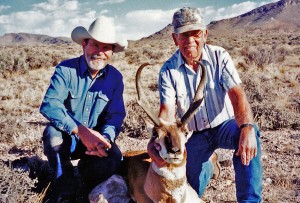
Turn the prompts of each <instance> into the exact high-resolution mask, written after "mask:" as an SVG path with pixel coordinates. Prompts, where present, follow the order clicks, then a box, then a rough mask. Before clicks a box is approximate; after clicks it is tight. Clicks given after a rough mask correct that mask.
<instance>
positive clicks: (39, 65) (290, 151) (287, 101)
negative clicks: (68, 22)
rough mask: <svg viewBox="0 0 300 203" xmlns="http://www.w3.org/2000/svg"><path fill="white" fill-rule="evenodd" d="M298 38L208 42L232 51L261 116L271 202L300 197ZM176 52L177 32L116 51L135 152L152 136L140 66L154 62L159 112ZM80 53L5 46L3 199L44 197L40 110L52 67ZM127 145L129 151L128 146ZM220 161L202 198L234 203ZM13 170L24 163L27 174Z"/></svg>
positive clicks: (153, 96)
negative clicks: (140, 101)
mask: <svg viewBox="0 0 300 203" xmlns="http://www.w3.org/2000/svg"><path fill="white" fill-rule="evenodd" d="M241 36H242V37H241ZM299 36H300V33H299V32H295V33H288V32H281V31H279V32H277V33H276V32H268V31H266V32H264V33H260V32H256V33H253V34H248V35H247V36H245V34H244V33H236V35H235V36H229V35H221V34H220V35H216V34H213V35H212V36H211V37H210V38H209V43H212V44H215V45H221V46H223V47H224V48H226V49H228V51H229V52H230V54H231V56H232V58H233V60H234V62H235V63H236V66H237V68H238V71H239V72H240V75H241V77H242V81H243V87H244V88H245V90H246V92H247V95H248V98H249V101H250V103H251V105H252V109H253V112H254V115H255V119H256V121H257V122H258V123H259V125H260V127H261V129H263V130H264V132H263V135H262V146H263V163H264V166H265V171H264V201H265V202H296V198H297V196H298V198H299V193H300V191H299V184H300V183H299V182H300V181H299V172H300V171H299V154H300V153H299V146H298V145H297V143H299V140H300V135H299V128H300V99H299V98H300V69H299V66H300V65H299V59H300V58H299V54H300V44H299V40H296V39H299ZM175 49H176V47H175V46H174V44H173V42H172V39H171V37H169V38H162V39H161V40H153V39H152V38H149V39H143V40H141V41H136V42H135V41H132V42H130V43H129V48H128V50H126V52H125V53H119V54H115V55H114V61H113V65H115V66H116V67H118V68H119V70H120V71H121V72H122V73H123V76H124V83H125V92H124V98H125V102H126V110H127V116H126V118H125V121H124V124H123V131H122V132H121V134H120V136H119V140H120V143H122V140H129V141H130V142H132V143H133V145H132V148H130V150H131V149H133V148H145V143H146V142H147V139H144V138H148V134H147V133H146V129H145V125H144V122H143V119H142V118H144V119H145V118H146V115H145V114H144V113H143V112H142V111H141V109H140V107H138V106H137V104H136V102H135V99H136V93H135V92H136V90H135V84H134V81H135V73H136V70H137V68H138V66H139V65H140V64H141V63H143V62H151V63H153V64H154V65H151V66H149V68H147V69H145V70H144V71H143V73H142V77H143V84H142V85H143V87H144V89H145V90H146V91H147V93H146V94H147V95H148V96H147V98H148V100H149V103H150V104H151V106H153V109H157V110H158V107H159V99H158V92H157V76H158V71H159V68H160V66H161V65H162V63H163V61H165V60H166V59H167V58H168V57H170V56H171V54H172V53H173V52H174V51H175ZM16 50H17V51H16ZM79 53H81V48H80V47H79V46H77V45H75V44H73V45H56V46H55V45H51V46H50V45H49V46H34V47H31V46H20V47H13V46H10V47H1V50H0V58H1V59H0V113H1V115H3V116H1V117H0V132H1V142H0V156H1V160H2V162H0V170H1V175H0V178H1V186H0V191H1V192H0V202H39V200H38V198H41V196H43V195H45V194H43V192H42V191H43V189H45V188H46V187H47V185H48V183H49V178H50V175H49V173H47V170H48V169H47V166H46V165H47V164H46V163H45V162H44V161H42V159H45V158H44V157H43V153H42V143H41V140H40V138H41V134H42V131H43V129H44V126H45V124H46V122H47V121H46V120H45V119H44V118H43V117H42V116H41V115H40V114H39V112H38V108H39V106H40V103H41V100H42V98H43V95H44V93H45V90H46V88H47V87H48V84H49V79H50V77H51V75H52V73H53V71H54V68H53V67H52V66H53V65H56V64H57V63H58V62H59V61H61V60H63V59H66V58H70V57H73V56H76V55H78V54H79ZM146 119H147V118H146ZM270 130H279V131H275V132H273V131H270ZM121 149H122V150H127V149H126V148H124V147H122V146H121ZM22 157H26V158H28V159H27V162H26V164H28V162H30V163H31V165H30V167H27V168H26V167H25V168H24V167H23V166H22V167H16V166H15V165H13V166H12V163H14V161H15V160H18V159H19V158H22ZM4 162H5V164H4ZM9 163H10V164H9ZM26 164H25V165H26ZM222 164H223V167H224V173H223V175H222V177H221V179H220V180H218V181H212V182H211V184H210V185H209V187H208V189H207V191H206V193H205V196H204V199H205V200H206V201H208V202H230V201H232V202H234V201H235V194H234V193H235V192H234V191H235V188H234V177H233V173H232V171H233V168H232V165H231V164H229V165H228V164H226V163H225V162H224V163H222ZM39 166H43V167H42V168H43V170H42V171H40V170H37V169H36V168H38V167H39ZM14 168H21V169H22V170H23V172H21V171H20V170H21V169H18V170H15V169H14ZM26 171H27V172H26ZM30 174H31V175H30ZM32 174H33V175H32ZM37 180H38V182H40V184H37ZM220 191H222V192H220ZM39 194H40V195H39Z"/></svg>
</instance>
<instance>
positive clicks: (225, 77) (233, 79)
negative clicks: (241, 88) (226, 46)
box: [220, 50, 242, 91]
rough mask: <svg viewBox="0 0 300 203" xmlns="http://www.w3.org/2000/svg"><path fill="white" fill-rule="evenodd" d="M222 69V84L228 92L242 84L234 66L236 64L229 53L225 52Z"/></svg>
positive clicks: (222, 56) (222, 57)
mask: <svg viewBox="0 0 300 203" xmlns="http://www.w3.org/2000/svg"><path fill="white" fill-rule="evenodd" d="M220 61H221V68H222V75H221V83H222V84H223V87H224V88H225V90H226V91H228V90H230V89H231V88H232V87H234V86H236V85H238V84H241V83H242V81H241V79H240V76H239V74H238V72H237V70H236V68H235V66H234V63H233V61H232V59H231V57H230V55H229V53H228V52H227V51H225V50H224V51H223V54H222V55H221V60H220Z"/></svg>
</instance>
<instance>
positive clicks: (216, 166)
mask: <svg viewBox="0 0 300 203" xmlns="http://www.w3.org/2000/svg"><path fill="white" fill-rule="evenodd" d="M209 160H210V161H211V162H212V164H213V166H214V173H213V176H212V179H214V180H216V179H218V178H219V176H220V174H221V166H220V163H219V157H218V154H217V153H216V152H214V153H213V154H212V155H211V156H210V157H209Z"/></svg>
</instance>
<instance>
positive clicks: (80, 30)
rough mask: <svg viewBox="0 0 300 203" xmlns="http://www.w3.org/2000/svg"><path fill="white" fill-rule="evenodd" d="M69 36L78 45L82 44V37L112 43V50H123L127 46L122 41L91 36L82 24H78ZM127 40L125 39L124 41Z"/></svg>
mask: <svg viewBox="0 0 300 203" xmlns="http://www.w3.org/2000/svg"><path fill="white" fill-rule="evenodd" d="M71 38H72V40H73V41H74V42H76V43H77V44H79V45H82V41H83V40H84V39H94V40H96V41H98V42H102V43H105V44H112V45H114V52H115V53H116V52H122V51H124V49H125V48H126V47H127V44H126V43H125V42H124V43H121V42H106V41H105V40H103V39H100V38H99V39H98V38H96V37H93V36H92V35H91V34H90V33H89V32H88V31H87V30H86V29H85V28H84V27H82V26H79V27H76V28H75V29H74V30H73V31H72V33H71ZM126 42H127V41H126Z"/></svg>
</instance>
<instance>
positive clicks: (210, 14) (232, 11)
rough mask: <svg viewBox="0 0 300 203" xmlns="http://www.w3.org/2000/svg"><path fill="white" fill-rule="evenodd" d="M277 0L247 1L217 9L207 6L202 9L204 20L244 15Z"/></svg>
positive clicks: (208, 21) (207, 21) (209, 20)
mask: <svg viewBox="0 0 300 203" xmlns="http://www.w3.org/2000/svg"><path fill="white" fill-rule="evenodd" d="M276 1H277V0H269V1H263V2H260V3H256V2H253V1H245V2H242V3H239V4H233V5H231V6H228V7H222V8H219V9H215V8H213V7H206V8H204V9H202V13H203V16H204V20H205V22H206V23H207V24H209V23H210V22H211V21H216V20H221V19H227V18H233V17H236V16H239V15H242V14H244V13H247V12H249V11H251V10H253V9H255V8H257V7H259V6H262V5H265V4H268V3H272V2H276Z"/></svg>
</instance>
